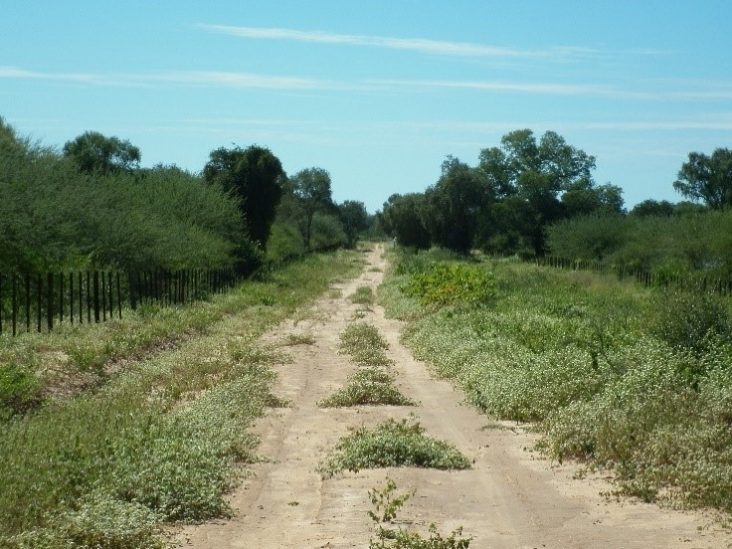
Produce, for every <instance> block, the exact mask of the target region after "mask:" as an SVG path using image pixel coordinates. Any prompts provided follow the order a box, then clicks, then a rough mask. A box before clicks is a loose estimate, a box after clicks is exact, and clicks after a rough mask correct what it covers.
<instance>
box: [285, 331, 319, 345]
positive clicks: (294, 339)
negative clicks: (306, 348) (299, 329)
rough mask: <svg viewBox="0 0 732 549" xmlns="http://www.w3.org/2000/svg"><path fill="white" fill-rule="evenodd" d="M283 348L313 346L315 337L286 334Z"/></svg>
mask: <svg viewBox="0 0 732 549" xmlns="http://www.w3.org/2000/svg"><path fill="white" fill-rule="evenodd" d="M282 345H284V346H286V347H287V346H295V345H315V337H314V336H313V335H312V334H288V335H287V337H286V338H285V339H284V341H283V342H282Z"/></svg>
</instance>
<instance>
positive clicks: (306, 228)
mask: <svg viewBox="0 0 732 549" xmlns="http://www.w3.org/2000/svg"><path fill="white" fill-rule="evenodd" d="M290 184H291V185H292V192H293V194H294V196H295V198H296V199H297V201H298V203H299V204H300V207H301V210H302V219H301V222H300V226H301V230H302V235H303V239H304V240H305V247H306V248H307V249H310V239H311V236H312V229H313V217H314V216H315V213H316V212H319V211H322V212H324V211H329V210H333V209H334V208H335V205H334V204H333V199H332V198H331V188H330V186H331V183H330V174H329V173H328V172H327V171H326V170H324V169H322V168H307V169H305V170H301V171H299V172H297V173H296V174H295V175H294V176H292V177H291V178H290Z"/></svg>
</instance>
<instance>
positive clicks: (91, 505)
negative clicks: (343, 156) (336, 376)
mask: <svg viewBox="0 0 732 549" xmlns="http://www.w3.org/2000/svg"><path fill="white" fill-rule="evenodd" d="M351 255H352V254H344V253H337V254H328V255H321V256H311V257H308V258H307V259H304V260H302V261H299V262H294V263H292V264H290V265H288V266H287V267H285V268H283V269H282V270H281V271H277V272H274V273H272V274H271V275H269V277H268V278H267V279H266V280H263V281H250V282H248V283H245V284H244V285H242V286H241V287H239V288H237V289H235V290H233V291H231V292H229V293H228V294H225V295H222V296H219V297H218V298H217V299H215V300H214V301H213V302H212V303H210V304H202V305H201V306H203V307H215V308H216V311H217V314H219V315H226V319H227V320H226V322H214V323H213V324H212V325H209V326H208V327H207V328H206V331H207V332H208V333H207V335H205V336H201V337H197V338H190V339H188V340H187V341H184V342H182V344H181V345H179V346H178V347H176V348H174V349H172V350H168V351H164V352H160V353H157V354H156V355H155V356H153V357H151V358H149V359H147V360H145V361H141V362H130V363H128V364H127V365H126V367H125V368H124V369H123V370H122V371H121V372H119V373H118V374H117V375H116V376H114V377H113V378H111V379H110V380H109V381H108V382H107V383H106V384H105V385H104V386H103V387H101V388H99V390H97V391H96V392H94V393H87V394H81V395H78V396H76V397H73V398H68V399H62V400H57V401H52V402H47V403H46V404H45V405H44V406H42V407H41V408H40V409H39V410H37V411H36V412H35V413H33V414H29V415H26V416H25V417H16V418H14V419H12V420H10V421H6V422H5V424H4V425H3V436H2V437H0V460H2V463H3V467H1V468H0V486H2V487H3V488H2V490H0V524H2V525H3V527H2V533H0V546H2V547H24V548H25V547H29V548H30V547H33V548H36V547H40V548H48V549H52V548H53V549H55V548H61V547H63V548H67V547H82V546H88V547H115V548H121V549H127V548H133V547H157V546H158V545H159V544H160V543H162V542H161V538H160V536H159V534H158V532H159V526H160V524H161V522H162V521H185V522H195V521H201V520H206V519H209V518H212V517H216V516H226V515H228V514H229V513H230V509H229V507H228V505H227V503H226V501H225V499H224V495H225V493H226V492H227V491H229V490H230V489H231V488H232V487H233V486H235V485H236V483H237V482H238V480H239V477H240V474H241V469H240V468H239V467H237V464H239V463H243V462H247V461H249V460H251V459H252V457H253V455H252V452H253V449H254V447H255V445H256V440H255V439H254V437H253V436H252V435H250V434H249V432H248V426H249V424H250V423H251V421H252V419H253V418H254V417H256V416H257V415H259V414H261V413H262V410H263V409H264V407H266V406H268V405H271V404H273V403H276V399H274V398H273V397H272V396H271V394H270V386H271V383H272V381H273V379H274V373H273V370H272V369H271V368H270V365H271V364H274V363H276V362H281V361H282V360H283V359H284V358H283V356H282V354H281V353H278V352H276V351H275V350H273V349H267V348H260V347H258V346H257V345H256V344H255V340H256V338H257V337H258V336H259V335H260V334H261V333H262V332H263V331H264V330H265V329H266V328H267V327H269V326H271V325H273V324H274V323H276V322H278V321H280V320H282V319H284V318H286V317H287V316H289V315H291V314H292V312H293V311H294V310H296V309H297V308H298V307H300V306H302V304H304V303H305V302H307V301H308V300H310V299H313V298H314V297H316V296H317V295H318V294H320V293H321V292H323V291H324V290H325V289H326V288H327V287H328V284H329V283H330V281H331V279H332V277H334V276H352V275H353V274H355V272H356V270H355V264H354V263H353V262H352V261H351ZM267 296H271V297H273V298H274V302H273V303H272V304H270V305H265V304H263V303H264V301H268V300H263V298H265V297H267Z"/></svg>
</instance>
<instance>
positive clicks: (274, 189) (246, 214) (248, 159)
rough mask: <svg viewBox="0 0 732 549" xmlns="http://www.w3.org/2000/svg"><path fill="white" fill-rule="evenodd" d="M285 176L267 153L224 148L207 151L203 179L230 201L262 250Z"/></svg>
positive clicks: (253, 149)
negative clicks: (221, 190)
mask: <svg viewBox="0 0 732 549" xmlns="http://www.w3.org/2000/svg"><path fill="white" fill-rule="evenodd" d="M284 177H285V172H284V170H283V169H282V164H281V163H280V160H279V159H278V158H277V157H276V156H275V155H274V154H272V152H271V151H270V150H269V149H266V148H264V147H258V146H256V145H252V146H250V147H247V148H246V149H242V148H240V147H233V148H231V149H226V148H224V147H221V148H218V149H215V150H213V151H211V154H210V155H209V161H208V162H207V163H206V166H205V167H204V168H203V178H204V179H205V181H206V182H207V183H208V184H211V185H217V186H220V187H221V188H223V189H224V191H225V192H226V193H229V195H230V196H232V197H234V199H235V200H236V201H237V203H238V205H239V208H240V209H241V212H242V215H243V218H244V222H245V224H246V234H248V235H249V237H250V238H251V239H252V240H253V241H254V242H256V243H257V244H258V245H259V246H260V247H262V248H265V247H266V244H267V240H268V238H269V234H270V228H271V227H272V223H273V222H274V219H275V213H276V210H277V204H279V201H280V198H281V197H282V192H283V183H282V180H283V178H284Z"/></svg>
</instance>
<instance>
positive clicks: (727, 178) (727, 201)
mask: <svg viewBox="0 0 732 549" xmlns="http://www.w3.org/2000/svg"><path fill="white" fill-rule="evenodd" d="M674 189H676V190H677V191H678V192H679V193H681V194H682V195H683V196H685V197H686V198H690V199H692V200H703V201H704V203H705V204H706V205H707V206H709V207H710V208H713V209H722V208H726V207H728V206H731V205H732V150H730V149H721V148H720V149H716V150H715V151H714V152H713V153H712V156H707V155H706V154H704V153H697V152H692V153H689V160H688V162H684V163H683V164H682V165H681V170H679V174H678V179H677V180H676V181H674Z"/></svg>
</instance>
